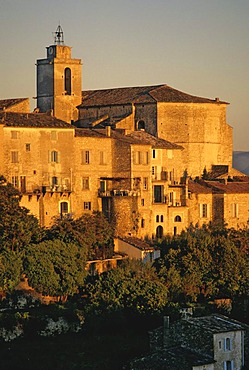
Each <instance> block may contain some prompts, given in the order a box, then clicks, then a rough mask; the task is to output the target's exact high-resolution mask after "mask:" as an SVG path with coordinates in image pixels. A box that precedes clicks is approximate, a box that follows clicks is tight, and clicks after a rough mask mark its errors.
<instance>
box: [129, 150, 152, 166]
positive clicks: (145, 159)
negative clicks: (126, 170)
mask: <svg viewBox="0 0 249 370" xmlns="http://www.w3.org/2000/svg"><path fill="white" fill-rule="evenodd" d="M133 160H134V164H148V163H149V153H148V152H140V151H136V152H134V155H133Z"/></svg>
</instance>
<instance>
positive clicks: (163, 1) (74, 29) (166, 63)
mask: <svg viewBox="0 0 249 370" xmlns="http://www.w3.org/2000/svg"><path fill="white" fill-rule="evenodd" d="M59 22H60V24H61V26H62V28H63V31H64V38H65V43H66V44H67V45H70V46H72V47H73V57H75V58H82V59H83V88H84V89H98V88H111V87H121V86H142V85H154V84H161V83H166V84H168V85H170V86H172V87H174V88H176V89H179V90H181V91H184V92H187V93H189V94H193V95H198V96H203V97H207V98H212V99H213V98H215V97H219V98H220V99H221V100H224V101H227V102H229V103H230V106H229V107H228V114H227V122H228V123H229V124H230V125H231V126H232V127H233V128H234V149H235V150H246V151H249V61H248V59H249V0H70V1H69V0H64V1H62V0H39V1H38V0H0V35H1V36H0V47H1V49H0V50H1V54H0V66H1V68H0V82H1V83H0V99H4V98H15V97H30V98H31V102H32V103H31V104H32V107H34V106H35V101H34V100H33V99H32V97H34V96H35V95H36V79H35V74H36V67H35V62H36V59H41V58H44V57H45V56H46V46H49V45H51V44H53V35H52V32H54V31H55V30H56V28H57V25H58V23H59Z"/></svg>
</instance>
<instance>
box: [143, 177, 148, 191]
mask: <svg viewBox="0 0 249 370" xmlns="http://www.w3.org/2000/svg"><path fill="white" fill-rule="evenodd" d="M143 190H148V177H144V178H143Z"/></svg>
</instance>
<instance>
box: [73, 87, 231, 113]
mask: <svg viewBox="0 0 249 370" xmlns="http://www.w3.org/2000/svg"><path fill="white" fill-rule="evenodd" d="M156 102H168V103H216V104H217V103H221V104H228V103H226V102H222V101H219V100H218V101H217V100H216V99H213V100H212V99H207V98H202V97H198V96H194V95H190V94H186V93H184V92H182V91H179V90H176V89H174V88H172V87H170V86H168V85H165V84H162V85H154V86H138V87H119V88H113V89H104V90H87V91H83V92H82V104H81V105H80V106H79V108H84V107H89V106H103V105H122V104H131V103H156Z"/></svg>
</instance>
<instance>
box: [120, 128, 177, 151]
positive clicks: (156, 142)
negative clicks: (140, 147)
mask: <svg viewBox="0 0 249 370" xmlns="http://www.w3.org/2000/svg"><path fill="white" fill-rule="evenodd" d="M127 137H131V138H133V139H136V140H139V141H140V142H141V143H143V144H149V145H151V146H152V148H163V149H183V147H182V146H180V145H177V144H174V143H171V142H169V141H167V140H164V139H160V138H158V137H155V136H153V135H150V134H148V133H147V132H145V131H133V132H131V133H130V134H129V135H127Z"/></svg>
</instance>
